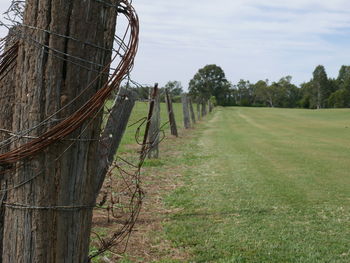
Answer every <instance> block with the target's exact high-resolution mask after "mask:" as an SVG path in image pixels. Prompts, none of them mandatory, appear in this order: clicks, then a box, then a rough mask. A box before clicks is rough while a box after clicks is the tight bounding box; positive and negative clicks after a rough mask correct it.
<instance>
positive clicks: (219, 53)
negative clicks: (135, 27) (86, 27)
mask: <svg viewBox="0 0 350 263" xmlns="http://www.w3.org/2000/svg"><path fill="white" fill-rule="evenodd" d="M9 2H10V1H9V0H1V4H0V11H3V10H4V9H5V7H6V6H8V4H9ZM133 2H134V6H135V7H136V9H137V11H138V14H139V17H140V22H141V35H140V49H139V53H138V56H137V59H136V65H135V69H134V72H133V79H134V80H136V81H137V82H139V83H142V84H152V83H154V82H159V83H160V84H161V85H164V84H165V83H166V82H167V81H168V80H179V81H181V82H182V84H183V86H184V87H185V88H186V87H187V85H188V82H189V80H190V79H191V78H192V77H193V75H194V74H195V73H196V72H197V70H198V69H199V68H201V67H203V66H205V65H207V64H217V65H219V66H221V67H222V68H223V70H224V71H225V73H226V76H227V78H228V79H229V80H230V81H231V82H233V83H236V82H237V81H238V80H239V79H241V78H242V79H248V80H251V81H252V82H255V81H257V80H260V79H266V78H267V79H270V80H271V81H277V80H278V79H279V78H281V77H282V76H286V75H291V76H292V77H293V82H294V83H296V84H300V83H301V82H303V81H308V80H309V79H310V78H311V76H312V71H313V70H314V68H315V67H316V66H317V65H318V64H322V65H324V66H325V67H326V70H327V73H328V74H329V76H331V77H335V76H336V75H337V73H338V70H339V68H340V66H341V65H343V64H350V52H349V47H350V15H349V14H350V1H349V0H292V1H286V0H265V1H261V0H217V1H212V0H196V1H194V0H177V1H170V0H134V1H133Z"/></svg>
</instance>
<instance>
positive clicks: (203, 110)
mask: <svg viewBox="0 0 350 263" xmlns="http://www.w3.org/2000/svg"><path fill="white" fill-rule="evenodd" d="M201 104H202V117H204V116H206V115H207V105H206V103H205V100H202V103H201Z"/></svg>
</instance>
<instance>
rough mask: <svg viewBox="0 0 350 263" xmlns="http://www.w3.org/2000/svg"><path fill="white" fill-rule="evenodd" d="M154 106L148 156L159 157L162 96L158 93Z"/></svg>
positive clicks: (150, 97)
mask: <svg viewBox="0 0 350 263" xmlns="http://www.w3.org/2000/svg"><path fill="white" fill-rule="evenodd" d="M154 89H158V83H156V84H155V85H154ZM152 94H153V92H152V90H151V91H150V95H149V99H150V100H151V99H152ZM154 102H155V103H154V108H153V113H152V119H151V126H150V130H149V136H148V142H149V144H150V149H149V152H148V158H150V159H157V158H159V130H160V96H159V93H157V94H156V97H155V98H154Z"/></svg>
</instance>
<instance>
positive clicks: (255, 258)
mask: <svg viewBox="0 0 350 263" xmlns="http://www.w3.org/2000/svg"><path fill="white" fill-rule="evenodd" d="M349 113H350V111H349V110H324V111H305V110H283V109H250V108H246V109H244V108H226V109H220V110H218V111H217V112H216V113H215V116H214V117H213V118H212V119H211V120H210V121H209V122H208V123H206V124H202V125H201V126H200V127H199V128H198V130H196V132H195V134H196V135H195V136H194V138H192V139H191V141H190V142H188V144H187V145H186V146H184V147H183V148H182V149H181V151H182V156H183V159H181V160H177V161H179V163H183V164H184V165H185V166H187V168H186V169H185V170H184V178H183V179H182V180H184V181H185V184H184V185H183V186H182V187H179V188H177V189H176V190H175V191H174V192H173V193H172V194H170V195H169V196H168V197H167V199H166V203H167V205H168V207H169V208H171V209H173V211H176V212H175V213H172V214H171V215H170V221H169V222H167V223H166V224H165V230H166V233H167V238H168V239H170V240H172V242H173V244H174V245H175V246H176V247H178V248H184V249H186V251H188V253H189V254H190V255H191V257H190V260H189V261H188V262H344V263H345V262H350V248H349V243H350V220H349V219H350V198H349V196H350V176H349V171H350V162H349V154H350V130H349V127H350V121H349Z"/></svg>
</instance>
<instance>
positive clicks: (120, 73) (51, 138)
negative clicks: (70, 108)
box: [0, 0, 139, 166]
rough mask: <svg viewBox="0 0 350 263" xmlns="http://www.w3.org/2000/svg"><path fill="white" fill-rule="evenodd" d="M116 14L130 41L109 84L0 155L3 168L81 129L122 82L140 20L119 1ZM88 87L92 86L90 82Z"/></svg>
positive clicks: (5, 60) (6, 58)
mask: <svg viewBox="0 0 350 263" xmlns="http://www.w3.org/2000/svg"><path fill="white" fill-rule="evenodd" d="M118 11H119V12H120V13H123V14H124V15H125V16H126V17H127V19H128V21H129V28H130V39H129V42H128V43H127V44H126V46H127V48H126V52H125V54H123V57H122V59H121V60H120V62H119V64H118V65H117V67H116V68H115V70H114V72H113V73H112V75H111V77H110V78H109V80H108V82H107V83H105V84H104V86H103V87H102V88H101V89H100V90H98V91H97V92H96V93H95V94H94V95H93V96H92V97H91V98H90V99H89V100H88V101H87V102H86V103H85V104H84V105H83V106H81V107H80V109H78V110H77V111H76V112H74V113H73V114H72V115H71V116H69V117H68V118H67V119H65V120H63V121H61V122H60V123H58V124H57V125H55V126H53V127H52V128H50V129H49V130H48V131H46V132H45V133H43V134H41V135H40V136H39V137H37V138H35V139H33V140H31V141H29V142H28V143H26V144H23V145H21V146H19V147H17V148H15V149H13V150H11V151H9V152H6V153H4V154H0V165H2V166H6V165H8V164H13V163H16V162H18V161H21V160H23V159H25V158H28V157H32V156H33V155H36V154H38V153H40V152H42V151H43V150H44V149H45V148H47V147H48V146H50V145H52V144H54V143H56V142H58V141H60V140H62V139H64V138H65V137H67V136H68V135H70V134H71V133H73V132H74V131H76V130H77V129H78V128H80V127H81V126H82V125H83V124H84V123H85V121H86V120H87V119H89V118H91V117H92V116H94V114H96V112H98V111H99V110H100V109H101V108H102V107H103V106H104V104H105V102H106V100H107V99H108V97H109V96H110V95H111V93H112V92H113V91H115V90H117V89H118V88H119V86H120V83H121V81H122V80H123V79H124V77H125V76H126V75H128V73H129V72H130V70H131V69H132V67H133V63H134V58H135V56H136V53H137V48H138V35H139V21H138V16H137V14H136V12H135V10H134V8H133V7H132V6H131V5H130V4H129V2H127V1H126V0H123V1H121V2H120V4H119V5H118ZM16 46H18V42H16V43H15V44H14V45H13V47H12V48H10V49H9V50H7V51H5V53H4V54H3V55H2V57H1V66H0V73H1V71H2V72H4V71H6V70H8V67H9V66H11V65H12V64H13V62H14V61H15V59H16V56H17V53H16V52H15V49H16ZM109 66H110V65H108V66H107V67H106V68H105V69H104V70H103V71H102V72H101V73H100V74H104V73H105V72H106V71H107V70H109ZM90 85H92V83H91V84H90ZM90 85H89V86H90ZM87 88H88V87H87ZM71 103H72V102H71ZM60 110H62V109H60Z"/></svg>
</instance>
